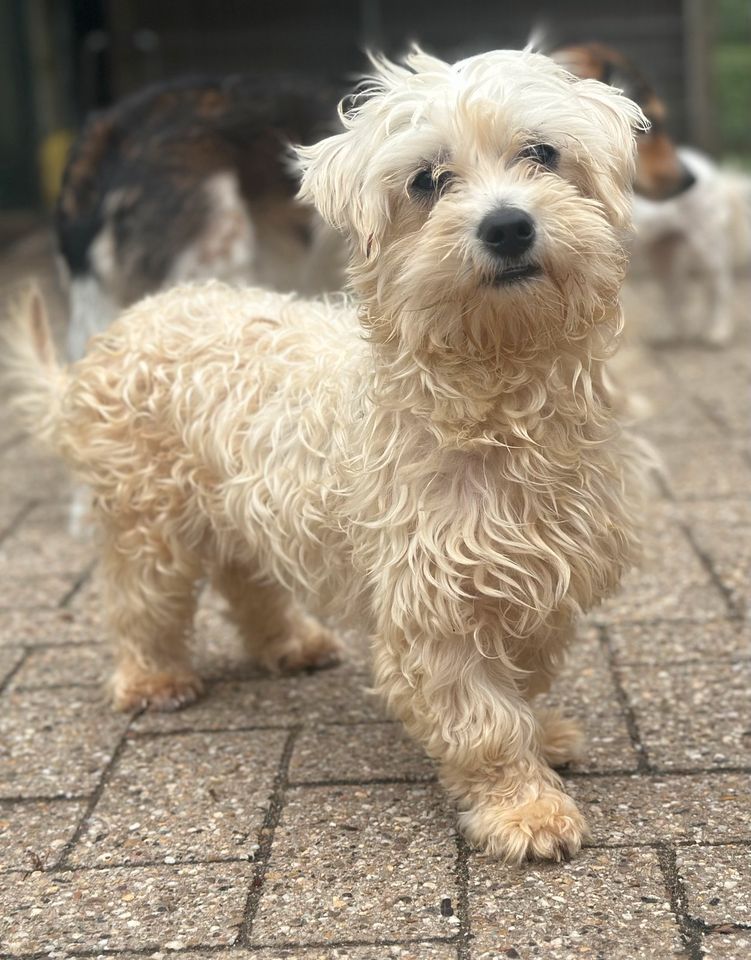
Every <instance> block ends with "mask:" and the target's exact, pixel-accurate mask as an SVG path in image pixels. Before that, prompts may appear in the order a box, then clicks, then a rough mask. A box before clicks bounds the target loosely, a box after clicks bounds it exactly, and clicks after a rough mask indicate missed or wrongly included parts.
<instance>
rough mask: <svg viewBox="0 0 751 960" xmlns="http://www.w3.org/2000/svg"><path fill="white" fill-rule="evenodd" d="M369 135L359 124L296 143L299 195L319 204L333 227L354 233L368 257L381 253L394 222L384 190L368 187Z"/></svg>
mask: <svg viewBox="0 0 751 960" xmlns="http://www.w3.org/2000/svg"><path fill="white" fill-rule="evenodd" d="M350 122H351V121H350ZM369 140H370V138H369V137H368V136H367V132H366V131H364V130H362V129H360V125H358V126H357V127H356V128H355V129H349V130H346V131H345V132H344V133H338V134H336V135H335V136H333V137H327V138H326V139H325V140H321V141H320V142H319V143H314V144H313V145H312V146H309V147H298V148H297V149H296V153H297V159H298V164H299V169H300V170H301V171H302V180H301V183H300V190H299V192H298V197H299V198H300V199H301V200H303V201H306V202H308V203H312V204H314V205H315V207H316V208H317V209H318V212H319V213H320V214H321V216H322V217H323V219H324V220H325V221H326V222H327V223H329V224H330V225H331V226H332V227H334V228H335V229H337V230H339V231H340V232H342V233H345V234H347V235H350V236H352V237H353V239H354V240H355V241H356V242H357V243H358V244H359V246H360V249H361V251H362V253H363V254H364V256H366V257H371V256H375V255H376V254H377V253H378V249H379V239H380V236H381V234H382V232H383V228H384V226H385V224H386V223H387V222H388V207H387V203H386V200H385V198H384V197H383V193H382V191H380V190H377V189H372V188H371V189H368V188H367V181H368V173H369V171H368V160H369V158H370V156H371V149H372V148H371V146H370V142H369Z"/></svg>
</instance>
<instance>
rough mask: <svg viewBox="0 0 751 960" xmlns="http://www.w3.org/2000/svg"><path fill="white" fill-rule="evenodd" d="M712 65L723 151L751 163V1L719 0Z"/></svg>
mask: <svg viewBox="0 0 751 960" xmlns="http://www.w3.org/2000/svg"><path fill="white" fill-rule="evenodd" d="M715 10H716V17H717V20H716V34H715V35H716V37H717V43H716V45H715V47H714V50H713V57H712V61H713V63H712V66H713V72H714V87H715V98H716V107H717V114H716V124H717V133H718V135H719V140H720V147H721V150H722V152H723V154H725V155H726V156H727V155H732V156H733V159H734V161H735V162H738V161H740V162H741V163H742V164H743V165H744V166H751V3H749V0H718V2H717V6H716V8H715Z"/></svg>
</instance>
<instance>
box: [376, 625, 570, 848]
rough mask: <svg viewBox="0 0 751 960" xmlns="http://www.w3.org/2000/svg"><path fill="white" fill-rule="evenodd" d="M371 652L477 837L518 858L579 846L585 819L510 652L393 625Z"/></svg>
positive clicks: (396, 707) (385, 690)
mask: <svg viewBox="0 0 751 960" xmlns="http://www.w3.org/2000/svg"><path fill="white" fill-rule="evenodd" d="M374 654H375V656H374V666H375V680H376V687H377V689H378V690H379V692H380V693H381V694H382V695H383V696H384V697H385V698H386V700H387V702H388V704H389V705H390V707H391V708H392V710H393V711H394V712H395V713H396V715H397V716H399V717H400V719H401V720H402V721H403V722H404V724H405V726H406V728H407V730H408V731H409V732H410V733H411V734H412V736H414V737H415V738H416V739H418V740H419V741H421V742H422V743H423V744H424V745H425V748H426V750H427V752H428V753H429V754H430V756H432V757H433V758H435V759H436V760H437V761H438V762H439V764H440V771H441V779H442V780H443V782H444V784H445V785H446V787H447V789H448V791H449V792H450V794H451V795H452V796H453V797H454V798H455V799H456V801H457V802H458V804H459V806H460V808H461V809H462V811H463V812H462V813H461V815H460V820H461V823H462V826H463V828H464V830H465V832H466V834H467V836H468V837H469V839H470V840H471V841H473V842H474V843H476V844H477V845H478V846H480V847H483V848H484V849H485V850H487V851H488V852H489V853H493V854H498V855H500V856H502V857H504V858H505V859H507V860H509V861H512V862H516V863H518V862H520V861H522V860H524V859H525V858H539V859H554V860H560V859H564V858H567V857H569V856H571V855H572V854H574V853H575V852H576V851H577V850H578V849H579V847H580V846H581V842H582V837H583V835H584V833H585V829H586V827H585V823H584V819H583V818H582V816H581V814H580V813H579V811H578V809H577V807H576V805H575V804H574V802H573V800H572V799H571V798H570V797H569V796H567V795H566V793H564V791H563V789H562V784H561V781H560V779H559V778H558V776H557V775H556V774H555V773H554V772H553V771H552V770H551V768H550V767H549V766H548V764H547V763H546V761H545V758H544V755H543V743H542V731H541V728H540V724H539V723H538V720H537V718H536V717H535V714H534V712H533V710H532V708H531V707H530V705H529V703H528V702H527V700H526V699H525V697H524V695H523V693H522V691H521V690H520V689H519V687H518V685H517V681H516V673H517V671H516V670H515V668H514V667H513V665H512V664H510V663H509V662H508V660H505V659H501V658H488V657H483V656H482V655H481V654H480V653H479V651H478V650H477V648H476V647H475V644H474V643H473V642H472V641H471V640H467V639H464V638H460V637H456V636H453V637H446V638H443V639H442V640H440V641H439V640H420V641H419V642H415V641H412V642H408V641H407V640H406V638H405V637H404V636H403V635H402V636H399V635H397V634H396V632H395V631H394V630H393V628H392V629H391V630H390V631H387V632H386V633H385V634H382V635H381V637H379V638H378V639H377V641H376V644H375V651H374Z"/></svg>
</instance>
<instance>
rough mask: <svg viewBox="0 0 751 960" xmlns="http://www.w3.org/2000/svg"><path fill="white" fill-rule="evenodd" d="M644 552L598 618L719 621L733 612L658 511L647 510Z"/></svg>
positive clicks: (686, 543) (683, 538) (679, 532)
mask: <svg viewBox="0 0 751 960" xmlns="http://www.w3.org/2000/svg"><path fill="white" fill-rule="evenodd" d="M643 542H644V556H643V560H642V562H641V563H640V565H639V567H638V568H637V569H635V570H633V571H631V573H629V574H628V575H627V576H626V578H625V580H624V581H623V584H622V587H621V589H620V590H619V592H618V593H617V594H616V595H615V596H613V597H611V598H610V599H609V600H606V601H605V603H604V604H603V605H602V606H601V607H600V608H598V609H597V610H596V611H595V613H594V616H595V618H596V619H598V620H606V621H623V620H676V619H678V620H685V619H690V620H718V619H721V618H723V617H725V616H727V615H728V614H729V613H730V612H731V611H730V610H729V609H728V607H727V604H726V602H725V600H724V598H723V596H722V594H721V593H720V591H719V590H718V589H717V587H716V586H715V585H714V584H713V583H712V581H711V578H710V575H709V573H708V572H707V571H706V570H705V569H704V567H703V565H702V563H701V561H700V559H699V557H698V556H697V554H696V553H695V551H694V549H693V547H692V546H691V543H690V541H689V540H688V538H687V537H686V535H685V534H684V533H683V531H682V530H681V529H680V528H679V527H678V525H677V524H676V523H675V522H673V521H672V520H670V519H669V517H666V516H665V515H661V514H660V513H659V512H657V511H652V512H650V513H648V514H647V517H646V519H645V526H644V532H643Z"/></svg>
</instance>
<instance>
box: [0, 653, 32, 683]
mask: <svg viewBox="0 0 751 960" xmlns="http://www.w3.org/2000/svg"><path fill="white" fill-rule="evenodd" d="M25 655H26V651H25V650H24V649H23V647H0V687H2V686H3V684H4V683H5V681H6V680H7V678H8V677H9V676H10V674H11V673H12V672H13V671H14V670H15V668H16V667H17V666H18V664H19V663H20V662H21V661H22V660H23V658H24V656H25Z"/></svg>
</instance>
